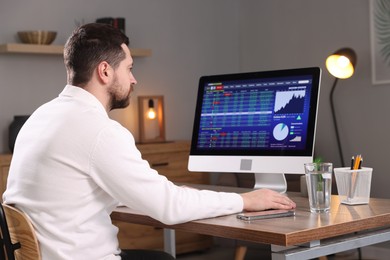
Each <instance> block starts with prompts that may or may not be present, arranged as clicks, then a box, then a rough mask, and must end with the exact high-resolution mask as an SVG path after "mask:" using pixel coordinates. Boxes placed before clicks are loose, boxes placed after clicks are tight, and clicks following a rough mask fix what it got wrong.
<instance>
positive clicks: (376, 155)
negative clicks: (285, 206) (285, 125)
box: [240, 0, 390, 198]
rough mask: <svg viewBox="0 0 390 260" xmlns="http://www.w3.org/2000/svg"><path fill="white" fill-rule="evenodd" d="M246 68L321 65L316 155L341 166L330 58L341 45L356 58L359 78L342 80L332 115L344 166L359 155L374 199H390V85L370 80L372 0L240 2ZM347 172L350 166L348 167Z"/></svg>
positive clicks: (242, 48)
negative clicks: (371, 171) (367, 171)
mask: <svg viewBox="0 0 390 260" xmlns="http://www.w3.org/2000/svg"><path fill="white" fill-rule="evenodd" d="M240 33H241V36H240V39H241V42H240V46H241V48H240V50H241V56H240V59H241V70H243V71H253V70H269V69H279V68H293V67H306V66H319V67H321V68H322V70H323V74H322V85H321V96H320V107H319V117H318V128H317V129H318V130H317V145H316V154H317V155H319V156H321V157H323V159H324V160H326V161H330V162H333V163H334V164H335V166H340V164H341V163H340V159H339V154H338V150H337V143H336V136H335V132H334V126H333V123H332V117H331V110H330V103H329V102H330V101H329V94H330V89H331V87H332V84H333V80H334V78H332V76H331V75H330V74H329V73H328V71H327V70H326V68H325V59H326V57H327V56H328V55H329V54H331V53H332V52H334V51H336V50H337V49H339V48H342V47H351V48H353V49H354V50H355V51H356V53H357V56H358V58H357V67H356V72H355V74H354V76H353V77H352V78H350V79H348V80H339V81H338V85H337V89H336V90H335V109H336V111H337V119H338V122H339V123H338V125H339V132H340V137H341V141H342V147H343V153H344V159H345V161H346V163H348V161H349V160H350V158H351V156H352V155H356V154H359V153H361V154H362V155H363V156H364V164H365V165H366V166H371V167H373V168H374V176H373V185H372V195H373V196H377V197H387V198H390V190H389V188H388V185H389V183H390V173H389V169H388V162H389V152H388V150H389V149H388V146H389V144H390V138H389V135H388V133H389V132H390V120H389V117H388V111H390V102H388V99H389V97H390V85H389V84H387V85H373V84H372V81H371V56H370V31H369V1H367V0H343V1H337V0H328V1H312V0H294V1H281V0H274V1H267V3H264V1H256V0H242V1H241V10H240ZM346 166H348V165H346Z"/></svg>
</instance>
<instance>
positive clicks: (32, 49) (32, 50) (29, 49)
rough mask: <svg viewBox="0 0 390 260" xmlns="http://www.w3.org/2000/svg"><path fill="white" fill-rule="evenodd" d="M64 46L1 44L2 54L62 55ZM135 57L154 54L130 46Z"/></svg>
mask: <svg viewBox="0 0 390 260" xmlns="http://www.w3.org/2000/svg"><path fill="white" fill-rule="evenodd" d="M63 50H64V46H62V45H38V44H23V43H6V44H0V54H7V53H9V54H53V55H62V54H63ZM130 51H131V55H132V56H133V57H149V56H151V55H152V50H151V49H141V48H130Z"/></svg>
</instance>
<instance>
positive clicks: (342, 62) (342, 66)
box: [326, 48, 357, 167]
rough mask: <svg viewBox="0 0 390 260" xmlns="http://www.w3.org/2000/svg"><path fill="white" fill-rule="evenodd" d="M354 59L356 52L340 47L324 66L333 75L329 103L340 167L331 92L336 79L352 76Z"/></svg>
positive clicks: (338, 141) (342, 158)
mask: <svg viewBox="0 0 390 260" xmlns="http://www.w3.org/2000/svg"><path fill="white" fill-rule="evenodd" d="M356 61H357V57H356V53H355V51H354V50H352V49H351V48H342V49H340V50H338V51H336V52H335V53H333V54H332V55H330V56H329V57H328V58H327V59H326V68H327V69H328V71H329V73H330V74H331V75H332V76H334V77H335V80H334V83H333V86H332V90H331V91H330V105H331V108H332V116H333V124H334V127H335V131H336V137H337V145H338V148H339V155H340V159H341V166H342V167H344V166H346V165H345V162H344V157H343V151H342V149H341V142H340V136H339V130H338V127H337V120H336V113H335V109H334V101H333V94H334V90H335V88H336V85H337V81H338V79H347V78H350V77H352V75H353V73H354V72H355V66H356Z"/></svg>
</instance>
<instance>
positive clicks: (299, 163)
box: [189, 68, 321, 185]
mask: <svg viewBox="0 0 390 260" xmlns="http://www.w3.org/2000/svg"><path fill="white" fill-rule="evenodd" d="M320 76H321V70H320V68H301V69H289V70H277V71H265V72H250V73H236V74H227V75H213V76H203V77H201V78H200V80H199V89H198V96H197V104H196V112H195V120H194V128H193V135H192V143H191V151H190V158H189V170H190V171H208V172H237V173H240V172H241V173H243V172H244V173H245V172H251V173H262V176H263V177H262V178H265V177H264V176H266V175H265V174H272V175H275V174H278V175H281V174H284V173H298V174H302V173H303V169H304V168H303V164H304V163H305V162H311V161H312V160H313V149H314V141H315V128H316V118H317V107H318V97H319V85H320ZM256 178H259V179H256V181H257V182H265V180H264V179H263V180H260V175H259V176H257V177H256ZM271 178H273V176H271ZM277 178H279V177H277ZM283 178H284V175H283ZM257 185H261V183H257ZM266 185H267V184H266Z"/></svg>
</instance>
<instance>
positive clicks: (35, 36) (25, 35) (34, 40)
mask: <svg viewBox="0 0 390 260" xmlns="http://www.w3.org/2000/svg"><path fill="white" fill-rule="evenodd" d="M18 36H19V39H20V40H21V41H22V42H23V43H28V44H39V45H49V44H51V43H52V42H53V41H54V40H55V38H56V37H57V32H54V31H20V32H18Z"/></svg>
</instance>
